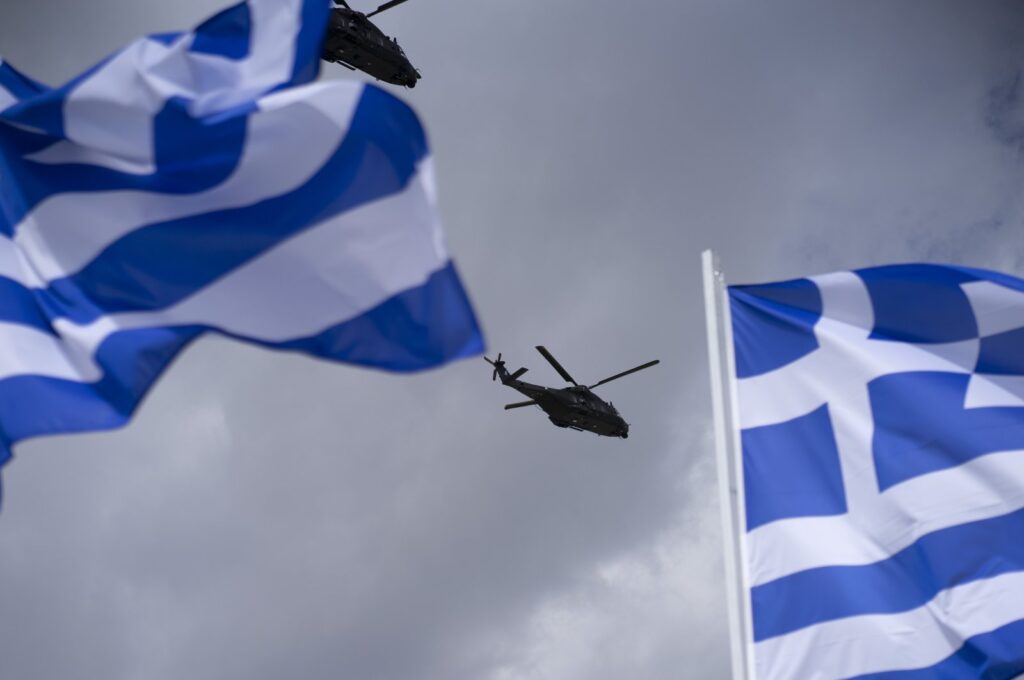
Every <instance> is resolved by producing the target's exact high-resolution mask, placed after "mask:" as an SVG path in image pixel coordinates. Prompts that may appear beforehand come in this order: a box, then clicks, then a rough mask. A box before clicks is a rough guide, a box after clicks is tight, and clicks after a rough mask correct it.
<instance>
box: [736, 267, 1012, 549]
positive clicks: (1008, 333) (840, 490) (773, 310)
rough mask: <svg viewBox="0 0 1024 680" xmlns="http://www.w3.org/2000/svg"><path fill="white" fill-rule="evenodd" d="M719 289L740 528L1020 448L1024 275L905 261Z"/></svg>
mask: <svg viewBox="0 0 1024 680" xmlns="http://www.w3.org/2000/svg"><path fill="white" fill-rule="evenodd" d="M729 294H730V305H731V312H732V322H733V328H734V343H735V350H736V367H737V368H736V372H737V378H738V379H739V395H740V404H739V406H740V412H741V414H742V415H741V426H742V433H741V440H742V448H743V467H744V480H745V497H746V509H747V527H748V530H754V529H756V528H758V527H760V526H762V525H765V524H767V523H770V522H773V521H776V520H780V519H786V518H794V517H813V516H830V515H839V514H843V513H845V512H847V510H848V507H849V495H850V489H849V486H850V485H851V484H859V485H861V486H864V484H865V480H864V479H863V477H870V482H871V486H872V488H871V489H870V491H871V492H873V493H874V494H878V493H883V492H885V491H886V490H887V489H889V488H891V487H893V486H895V485H897V484H899V483H901V482H904V481H907V480H910V479H913V478H916V477H919V476H921V475H925V474H928V473H930V472H935V471H939V470H943V469H948V468H952V467H956V466H959V465H962V464H964V463H966V462H968V461H971V460H973V459H975V458H977V457H979V456H982V455H985V454H989V453H994V452H998V451H1007V450H1015V449H1024V398H1022V397H1024V281H1021V280H1019V279H1015V278H1013V277H1008V276H1004V275H1000V274H996V273H993V272H985V271H981V270H974V269H967V268H962V267H951V266H939V265H925V264H914V265H894V266H887V267H878V268H872V269H864V270H859V271H856V272H844V273H840V274H833V275H827V276H822V277H815V278H813V279H799V280H795V281H789V282H784V283H778V284H769V285H759V286H734V287H731V288H730V290H729ZM858 409H859V410H858ZM859 416H863V418H860V420H858V418H859ZM837 437H838V439H837ZM841 442H842V444H841ZM843 444H845V445H843ZM858 444H859V445H858ZM853 471H856V473H857V475H858V476H859V477H860V479H858V480H851V479H850V476H851V474H852V473H853ZM866 473H867V474H866ZM862 495H863V494H862Z"/></svg>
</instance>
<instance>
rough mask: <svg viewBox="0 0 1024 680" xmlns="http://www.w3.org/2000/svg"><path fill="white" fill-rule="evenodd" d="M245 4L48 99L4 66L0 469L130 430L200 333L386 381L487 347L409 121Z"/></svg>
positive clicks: (301, 10) (282, 0) (120, 59)
mask: <svg viewBox="0 0 1024 680" xmlns="http://www.w3.org/2000/svg"><path fill="white" fill-rule="evenodd" d="M329 5H330V3H329V2H328V0H249V2H245V3H242V4H239V5H236V6H235V7H232V8H231V9H228V10H226V11H225V12H222V13H221V14H219V15H217V16H215V17H213V18H212V19H210V20H209V21H207V22H205V23H203V24H202V25H201V26H199V27H198V28H197V29H196V30H195V31H193V32H191V33H180V34H165V35H155V36H150V37H148V38H143V39H141V40H138V41H136V42H134V43H132V44H131V45H129V46H128V47H126V48H124V49H123V50H121V51H119V52H117V53H115V54H114V55H112V56H111V57H109V58H108V59H106V60H105V61H104V62H102V63H101V64H100V65H98V66H96V67H95V68H93V69H91V70H89V71H88V72H86V73H85V74H83V75H81V76H79V77H77V78H75V79H74V80H72V81H71V82H70V83H68V84H66V85H64V86H63V87H59V88H56V89H50V88H47V87H44V86H41V85H39V84H38V83H35V82H33V81H31V80H30V79H28V78H26V77H24V76H22V75H21V74H19V73H17V72H16V71H15V70H14V69H12V68H11V67H10V66H9V65H7V64H6V63H2V62H0V463H2V462H5V461H6V460H7V459H8V458H9V457H10V449H11V446H12V445H13V444H14V443H16V442H18V441H21V440H23V439H26V438H28V437H33V436H37V435H44V434H51V433H58V432H77V431H85V430H95V429H104V428H111V427H116V426H119V425H122V424H124V423H125V422H126V421H127V419H128V418H129V417H130V415H131V413H132V411H133V410H134V409H135V408H136V406H137V404H138V403H139V400H140V399H141V398H142V396H143V394H144V393H145V392H146V390H147V389H148V388H149V387H150V385H151V384H152V383H153V381H154V380H155V379H156V378H157V377H158V376H159V375H160V373H161V372H162V371H163V370H164V368H165V367H166V366H167V365H168V363H169V362H170V361H171V360H172V359H173V358H174V356H175V355H176V354H177V353H178V352H179V351H180V350H181V349H182V348H183V347H185V346H186V345H187V344H188V343H189V342H191V341H192V340H194V339H195V338H196V337H197V336H199V335H201V334H203V333H204V332H207V331H216V332H219V333H222V334H224V335H228V336H231V337H235V338H238V339H242V340H246V341H249V342H254V343H257V344H260V345H263V346H266V347H271V348H279V349H286V350H296V351H302V352H306V353H308V354H312V355H315V356H319V357H324V358H328V359H335V360H339V361H345V362H349V363H354V364H361V365H365V366H373V367H377V368H382V369H388V370H395V371H411V370H416V369H422V368H426V367H430V366H435V365H438V364H440V363H442V362H445V361H448V360H450V359H454V358H456V357H463V356H467V355H471V354H475V353H477V352H480V351H481V350H482V348H483V343H482V338H481V334H480V331H479V329H478V327H477V323H476V321H475V319H474V316H473V312H472V309H471V307H470V305H469V302H468V300H467V298H466V295H465V293H464V291H463V289H462V287H461V284H460V283H459V279H458V277H457V275H456V273H455V270H454V269H453V267H452V263H451V261H450V260H449V257H448V254H447V252H446V250H445V244H444V239H443V236H442V233H441V228H440V225H439V222H438V217H437V210H436V204H435V191H434V180H433V172H432V167H431V158H430V154H429V151H428V148H427V143H426V139H425V137H424V133H423V129H422V127H421V126H420V123H419V121H418V120H417V118H416V115H415V114H414V113H413V112H412V110H411V109H410V108H409V107H408V106H406V105H405V104H403V103H402V102H401V101H399V100H398V99H396V98H394V97H392V96H391V95H389V94H387V93H385V92H384V91H382V90H380V89H378V88H376V87H373V86H368V85H363V84H361V83H357V82H351V81H349V82H340V81H336V82H313V80H314V79H315V78H316V76H317V74H318V70H319V54H320V44H321V39H322V37H323V33H324V30H325V27H326V22H327V17H328V13H329Z"/></svg>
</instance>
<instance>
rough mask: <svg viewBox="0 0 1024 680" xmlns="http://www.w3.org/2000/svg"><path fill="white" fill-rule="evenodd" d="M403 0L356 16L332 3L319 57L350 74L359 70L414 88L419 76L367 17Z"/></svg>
mask: <svg viewBox="0 0 1024 680" xmlns="http://www.w3.org/2000/svg"><path fill="white" fill-rule="evenodd" d="M405 1H406V0H391V2H385V3H384V4H383V5H381V6H380V7H378V8H377V9H375V10H373V11H372V12H370V13H369V14H363V13H362V12H357V11H355V10H354V9H352V8H351V7H349V6H348V3H347V2H345V0H336V4H335V6H334V7H333V8H332V9H331V18H330V21H329V23H328V24H327V37H325V38H324V47H323V50H322V51H321V54H320V57H321V58H322V59H324V60H325V61H332V62H334V63H337V64H341V65H342V66H344V67H346V68H349V69H351V70H353V71H355V70H356V69H359V70H360V71H362V72H364V73H368V74H370V75H371V76H373V77H374V78H376V79H377V80H383V81H384V82H386V83H391V84H392V85H403V86H405V87H416V81H417V80H419V78H420V72H419V71H417V70H416V69H415V67H413V65H412V63H411V62H410V61H409V58H408V57H406V56H405V52H403V51H402V48H401V47H399V46H398V42H397V41H396V40H395V39H394V38H389V37H388V36H386V35H384V33H383V31H381V30H380V29H379V28H377V27H376V26H374V25H373V22H371V21H370V17H372V16H373V15H375V14H380V13H381V12H383V11H385V10H389V9H391V8H392V7H396V6H398V5H401V4H402V3H403V2H405Z"/></svg>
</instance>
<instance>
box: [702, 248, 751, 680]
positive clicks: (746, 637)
mask: <svg viewBox="0 0 1024 680" xmlns="http://www.w3.org/2000/svg"><path fill="white" fill-rule="evenodd" d="M701 260H702V263H703V269H704V311H705V315H706V318H707V331H708V359H709V362H708V363H709V364H710V369H711V400H712V407H713V410H714V427H715V458H716V461H717V468H718V500H719V506H720V510H721V513H722V541H723V544H724V547H725V581H726V588H725V592H726V606H727V608H728V610H729V642H730V649H731V652H732V677H733V680H753V678H754V663H753V630H752V627H751V624H750V608H749V602H750V595H749V590H748V588H747V586H746V584H747V583H749V579H748V578H747V577H746V576H747V566H746V565H747V560H746V550H745V545H744V541H743V540H742V537H743V535H744V532H745V531H746V521H745V513H746V509H745V503H744V496H743V476H742V474H741V468H740V465H741V458H740V442H739V420H738V417H737V411H736V380H735V377H734V376H735V375H736V359H735V353H734V351H733V344H732V317H731V315H730V314H729V298H728V295H727V291H726V288H725V277H724V276H723V275H722V272H721V271H720V270H719V268H718V257H717V256H716V255H715V254H714V253H713V252H712V251H710V250H705V251H704V253H703V254H702V256H701Z"/></svg>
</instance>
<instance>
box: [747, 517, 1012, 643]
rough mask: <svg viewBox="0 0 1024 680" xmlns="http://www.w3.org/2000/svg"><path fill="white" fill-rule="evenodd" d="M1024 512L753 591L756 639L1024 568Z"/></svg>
mask: <svg viewBox="0 0 1024 680" xmlns="http://www.w3.org/2000/svg"><path fill="white" fill-rule="evenodd" d="M1021 536H1024V510H1019V511H1017V512H1012V513H1009V514H1007V515H1003V516H1001V517H996V518H993V519H987V520H982V521H978V522H970V523H967V524H961V525H958V526H954V527H950V528H948V529H942V530H940V531H936V532H933V533H931V534H928V535H927V536H924V537H922V538H921V539H919V540H918V541H917V542H916V543H914V544H913V545H911V546H909V547H907V548H905V549H904V550H901V551H900V552H898V553H896V554H895V555H893V556H892V557H890V558H888V559H885V560H882V561H880V562H875V563H873V564H868V565H861V566H841V567H840V566H836V567H820V568H817V569H808V570H806V571H802V572H799V573H796V574H793V575H791V576H785V577H783V578H780V579H776V580H775V581H771V582H770V583H765V584H762V585H759V586H755V587H754V588H752V589H751V600H752V604H753V613H754V639H755V640H756V641H761V640H767V639H769V638H773V637H776V636H778V635H785V634H786V633H791V632H793V631H795V630H800V629H801V628H806V627H807V626H812V625H814V624H817V623H821V622H823V621H832V620H834V619H840V618H843V617H847V616H859V615H862V614H891V613H895V612H902V611H908V610H911V609H915V608H917V607H920V606H921V605H923V604H925V603H926V602H929V601H930V600H932V598H934V597H935V596H936V595H937V594H938V593H939V592H940V591H942V590H946V589H947V588H952V587H954V586H957V585H962V584H964V583H970V582H972V581H976V580H980V579H985V578H990V577H992V576H997V575H999V574H1004V573H1008V572H1016V571H1024V540H1021Z"/></svg>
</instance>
